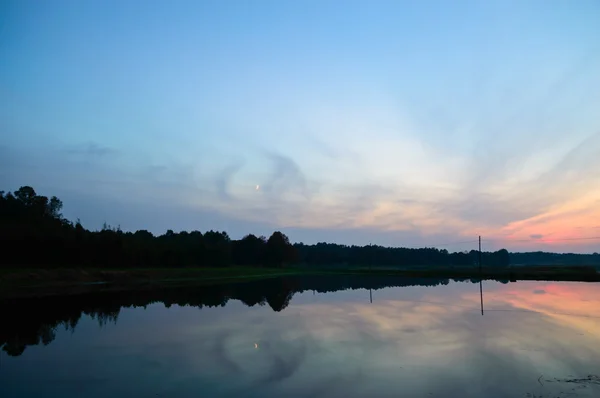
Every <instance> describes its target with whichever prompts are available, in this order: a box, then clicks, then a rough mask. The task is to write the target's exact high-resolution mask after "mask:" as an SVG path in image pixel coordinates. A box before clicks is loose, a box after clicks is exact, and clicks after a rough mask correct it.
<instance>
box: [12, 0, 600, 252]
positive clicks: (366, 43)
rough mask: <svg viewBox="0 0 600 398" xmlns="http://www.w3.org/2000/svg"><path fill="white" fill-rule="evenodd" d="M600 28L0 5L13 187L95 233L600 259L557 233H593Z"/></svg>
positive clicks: (545, 19) (535, 6) (469, 9)
mask: <svg viewBox="0 0 600 398" xmlns="http://www.w3.org/2000/svg"><path fill="white" fill-rule="evenodd" d="M599 20H600V4H599V3H598V2H597V1H583V0H582V1H577V2H560V1H486V2H483V1H473V2H471V1H468V2H467V1H457V2H446V1H422V2H417V1H414V2H412V1H410V2H409V1H388V2H384V1H374V2H367V1H361V2H358V1H344V2H341V1H302V2H291V1H289V2H281V1H253V2H250V1H176V2H170V3H167V2H159V1H154V0H153V1H137V0H136V1H133V0H129V1H52V2H33V1H3V2H2V4H1V5H0V61H1V62H0V104H1V106H0V129H1V130H0V131H1V132H2V135H1V137H0V184H1V188H2V189H4V190H14V189H16V188H18V186H20V185H25V184H27V185H32V186H34V187H35V188H36V189H37V190H38V191H39V192H40V193H43V194H48V195H52V194H56V195H58V196H59V197H61V198H62V199H63V201H64V202H65V208H64V214H65V215H66V216H67V217H69V218H73V219H74V218H77V217H78V218H80V219H81V220H82V222H83V223H84V225H85V226H87V227H89V228H98V227H100V226H101V225H102V223H103V222H105V221H106V222H108V223H110V224H113V225H116V224H120V225H121V227H122V228H124V229H127V230H136V229H149V230H151V231H153V232H155V233H162V232H164V231H165V230H166V229H168V228H171V229H173V230H182V229H188V230H189V229H199V230H202V231H204V230H207V229H225V230H227V231H228V232H229V233H230V235H231V236H232V237H236V238H237V237H241V236H243V235H244V234H246V233H249V232H253V233H263V234H269V233H270V232H271V231H272V230H273V229H281V230H283V231H284V232H287V233H288V234H289V236H290V238H291V239H292V240H293V241H305V242H316V241H322V240H327V241H333V242H339V243H357V244H365V243H369V242H374V243H381V244H391V245H408V246H419V245H422V244H431V245H434V244H437V243H440V242H446V241H448V242H451V241H454V240H459V241H460V240H465V239H471V238H473V237H475V236H477V235H478V234H482V235H484V237H489V239H494V242H491V241H490V247H492V246H493V247H496V246H509V248H511V247H512V246H515V245H516V246H515V247H516V248H525V249H527V248H536V249H537V248H540V249H548V248H556V249H557V250H563V249H565V250H575V251H578V250H582V251H585V250H591V249H592V248H593V247H595V246H598V245H600V241H595V242H589V241H586V242H585V244H586V245H587V246H586V245H584V246H582V245H581V244H580V243H578V242H575V243H574V242H572V241H569V242H568V244H567V243H564V242H563V241H561V240H560V239H567V238H573V237H585V236H600V184H599V182H600V156H598V153H600V113H599V112H598V109H600V24H599V23H598V21H599ZM257 185H259V186H260V188H259V189H258V190H257V189H256V186H257ZM529 238H531V239H533V241H532V242H524V243H521V244H519V243H517V242H516V241H515V242H511V240H518V241H521V240H523V239H529ZM553 240H556V241H553ZM561 242H563V243H561ZM511 245H512V246H511ZM565 245H566V246H565ZM456 249H461V247H456Z"/></svg>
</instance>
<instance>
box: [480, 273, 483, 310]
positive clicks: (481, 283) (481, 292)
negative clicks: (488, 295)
mask: <svg viewBox="0 0 600 398" xmlns="http://www.w3.org/2000/svg"><path fill="white" fill-rule="evenodd" d="M479 296H480V297H481V315H483V281H482V280H481V279H480V280H479Z"/></svg>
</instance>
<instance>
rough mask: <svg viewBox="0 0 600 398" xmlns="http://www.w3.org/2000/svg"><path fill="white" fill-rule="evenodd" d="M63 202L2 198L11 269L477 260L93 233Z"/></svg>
mask: <svg viewBox="0 0 600 398" xmlns="http://www.w3.org/2000/svg"><path fill="white" fill-rule="evenodd" d="M62 208H63V203H62V201H61V200H60V199H59V198H57V197H56V196H52V197H50V198H48V197H46V196H43V195H38V194H37V193H36V191H35V190H34V189H33V188H32V187H29V186H23V187H21V188H19V189H18V190H16V191H14V192H9V193H5V192H3V191H2V192H0V239H1V240H2V242H3V243H4V247H5V249H4V250H3V255H2V256H0V266H1V267H4V268H12V269H14V268H20V267H29V268H32V267H34V268H52V267H61V268H64V267H79V268H82V267H105V268H135V267H138V268H151V267H167V268H168V267H227V266H231V265H236V266H249V267H285V266H289V265H292V264H297V265H303V266H330V265H338V266H348V267H354V266H371V265H373V266H423V265H428V266H455V265H456V266H473V265H475V264H477V263H478V253H477V252H476V251H474V250H472V251H470V252H454V253H451V252H448V251H447V250H444V249H442V250H440V249H436V248H420V249H412V248H400V247H382V246H377V245H367V246H346V245H339V244H330V243H317V244H314V245H307V244H303V243H296V244H292V243H290V241H289V239H288V237H287V236H286V235H285V234H283V233H282V232H280V231H275V232H273V234H272V235H271V236H270V237H268V238H266V237H264V236H255V235H253V234H248V235H246V236H244V237H243V238H242V239H239V240H234V239H231V238H230V237H229V235H228V234H227V232H224V231H212V230H210V231H206V232H204V233H202V232H200V231H191V232H186V231H182V232H173V231H172V230H168V231H166V233H164V234H163V235H159V236H156V235H154V234H152V233H151V232H149V231H146V230H139V231H136V232H125V231H122V230H121V229H120V228H113V227H110V226H107V225H105V226H104V227H103V228H102V229H100V230H97V231H91V230H88V229H86V228H84V227H83V226H82V225H81V223H80V222H79V220H77V221H75V222H72V221H70V220H67V219H65V218H64V217H63V216H62V214H61V210H62ZM509 262H510V260H509V253H508V251H506V250H505V249H502V250H499V251H497V252H484V253H482V263H483V264H484V265H485V266H500V267H505V266H508V265H509Z"/></svg>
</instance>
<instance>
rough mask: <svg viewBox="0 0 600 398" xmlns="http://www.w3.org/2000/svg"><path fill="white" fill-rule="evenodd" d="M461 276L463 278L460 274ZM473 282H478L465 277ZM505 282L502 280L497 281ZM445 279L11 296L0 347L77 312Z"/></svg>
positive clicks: (64, 323) (40, 338)
mask: <svg viewBox="0 0 600 398" xmlns="http://www.w3.org/2000/svg"><path fill="white" fill-rule="evenodd" d="M463 281H464V279H463ZM471 282H475V283H479V281H478V280H477V281H471ZM500 282H503V283H507V282H508V281H500ZM448 283H449V280H448V279H425V278H422V279H421V278H401V277H390V276H362V275H345V276H337V275H336V276H293V277H292V276H290V277H283V278H273V279H264V280H259V281H252V282H246V283H230V284H220V285H214V286H186V287H171V288H162V289H152V290H138V291H129V292H112V293H111V292H95V293H86V294H81V295H77V296H62V297H50V298H41V299H15V300H5V301H3V302H0V314H2V315H3V316H2V318H3V319H2V328H0V347H1V348H2V350H3V351H4V352H6V353H7V354H8V355H11V356H19V355H21V354H22V353H23V352H24V351H25V349H26V348H27V346H33V345H39V344H44V345H47V344H50V343H51V342H52V341H53V340H54V338H55V333H56V330H57V329H58V328H59V327H64V328H65V329H66V330H71V331H74V330H75V328H76V326H77V324H78V322H79V320H80V319H81V317H82V315H87V316H89V317H91V318H92V319H95V320H96V321H97V322H98V324H99V325H100V326H101V327H102V326H104V325H106V324H108V323H116V322H117V320H118V318H119V313H120V311H121V309H122V308H136V307H146V306H148V305H150V304H154V303H163V304H164V305H165V306H166V307H167V308H168V307H170V306H172V305H178V306H193V307H198V308H202V307H219V306H221V307H222V306H225V305H226V304H227V302H228V301H229V300H232V299H233V300H239V301H241V302H242V303H244V304H245V305H247V306H249V307H252V306H255V305H261V306H262V305H265V303H266V304H268V305H269V307H271V309H272V310H273V311H275V312H280V311H283V310H284V309H285V308H286V307H287V306H288V305H289V304H290V301H291V300H292V297H293V296H294V294H295V293H301V292H304V291H310V290H312V291H316V292H319V293H327V292H335V291H340V290H348V289H370V290H378V289H383V288H388V287H404V286H437V285H447V284H448Z"/></svg>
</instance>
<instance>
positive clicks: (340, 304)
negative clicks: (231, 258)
mask: <svg viewBox="0 0 600 398" xmlns="http://www.w3.org/2000/svg"><path fill="white" fill-rule="evenodd" d="M480 288H481V291H480ZM481 292H482V294H481ZM482 298H483V315H482V310H481V307H482ZM371 301H372V302H371ZM0 311H1V312H0V313H1V314H2V321H1V322H2V323H1V324H0V346H2V350H0V397H3V398H12V397H61V398H70V397H344V398H346V397H400V396H401V397H487V398H496V397H553V398H554V397H560V398H563V397H565V398H567V397H600V379H599V378H598V376H599V375H600V284H593V283H567V282H515V283H507V282H506V281H505V282H499V281H483V283H482V284H481V286H480V284H479V282H478V281H477V282H476V283H473V282H472V281H462V282H455V281H448V280H429V279H399V278H384V277H368V278H367V277H364V276H363V277H350V276H349V277H343V278H340V277H297V278H283V279H272V280H267V281H260V282H250V283H244V284H228V285H222V286H212V287H202V288H193V287H186V288H178V289H164V290H160V291H152V292H137V293H127V294H107V293H94V294H88V295H84V296H79V297H76V298H74V297H63V298H61V297H57V298H52V299H45V300H19V301H14V302H4V303H1V304H0Z"/></svg>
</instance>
